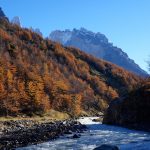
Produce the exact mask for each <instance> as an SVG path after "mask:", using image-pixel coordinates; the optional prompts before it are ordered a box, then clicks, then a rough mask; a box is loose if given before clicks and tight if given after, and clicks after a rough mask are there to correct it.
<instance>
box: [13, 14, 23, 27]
mask: <svg viewBox="0 0 150 150" xmlns="http://www.w3.org/2000/svg"><path fill="white" fill-rule="evenodd" d="M11 23H13V24H16V25H18V26H21V22H20V18H19V17H18V16H15V17H14V18H13V19H12V21H11Z"/></svg>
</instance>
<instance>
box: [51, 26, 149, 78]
mask: <svg viewBox="0 0 150 150" xmlns="http://www.w3.org/2000/svg"><path fill="white" fill-rule="evenodd" d="M49 38H50V39H52V40H54V41H57V42H60V43H62V44H63V45H65V46H74V47H77V48H79V49H81V50H83V51H84V52H86V53H89V54H92V55H93V56H96V57H97V58H101V59H104V60H106V61H109V62H112V63H113V64H116V65H118V66H120V67H123V68H124V69H126V70H128V71H131V72H133V73H135V74H138V75H140V76H147V75H148V74H147V73H146V72H145V71H144V70H142V69H141V68H140V67H139V66H138V65H137V64H136V63H135V62H134V60H132V59H130V58H129V57H128V55H127V54H126V53H125V52H123V50H122V49H121V48H118V47H116V46H113V44H112V43H111V42H109V40H108V39H107V37H106V36H105V35H103V34H101V33H99V32H98V33H94V32H92V31H88V30H86V29H84V28H81V29H79V30H78V29H73V30H72V31H70V30H65V31H60V30H56V31H53V32H51V34H50V36H49Z"/></svg>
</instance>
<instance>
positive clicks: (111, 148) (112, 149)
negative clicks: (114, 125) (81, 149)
mask: <svg viewBox="0 0 150 150" xmlns="http://www.w3.org/2000/svg"><path fill="white" fill-rule="evenodd" d="M93 150H119V148H118V147H117V146H115V145H108V144H103V145H101V146H99V147H96V148H94V149H93Z"/></svg>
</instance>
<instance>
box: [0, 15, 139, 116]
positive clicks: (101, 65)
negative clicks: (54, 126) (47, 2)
mask: <svg viewBox="0 0 150 150" xmlns="http://www.w3.org/2000/svg"><path fill="white" fill-rule="evenodd" d="M140 81H141V79H140V78H139V77H137V76H135V75H133V74H132V73H129V72H127V71H126V70H124V69H122V68H120V67H118V66H116V65H113V64H111V63H109V62H106V61H103V60H100V59H97V58H95V57H93V56H91V55H88V54H86V53H84V52H82V51H80V50H79V49H76V48H69V47H63V46H62V45H60V44H59V43H55V42H52V41H50V40H48V39H43V38H42V37H41V36H40V35H39V34H36V33H34V32H32V31H31V30H29V29H23V28H20V27H19V26H17V25H15V24H11V23H9V22H8V20H7V19H5V18H0V101H1V105H0V116H6V115H13V116H14V115H19V114H26V115H33V114H43V113H45V112H48V111H49V110H50V109H54V110H58V111H62V112H67V113H68V114H70V115H79V114H82V113H83V112H86V113H96V112H98V111H104V110H105V109H106V108H107V106H108V104H109V103H110V102H111V101H112V100H114V99H115V98H117V97H118V96H121V95H124V94H126V93H128V92H129V91H131V90H132V89H133V88H135V87H137V84H138V83H139V82H140Z"/></svg>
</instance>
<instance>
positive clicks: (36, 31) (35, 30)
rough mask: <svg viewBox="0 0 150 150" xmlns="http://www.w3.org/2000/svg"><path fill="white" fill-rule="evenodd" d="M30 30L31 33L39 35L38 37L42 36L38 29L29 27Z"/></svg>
mask: <svg viewBox="0 0 150 150" xmlns="http://www.w3.org/2000/svg"><path fill="white" fill-rule="evenodd" d="M30 30H31V31H32V32H35V33H37V34H39V35H40V36H43V34H42V32H41V31H40V29H39V28H35V29H34V28H32V27H30Z"/></svg>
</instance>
